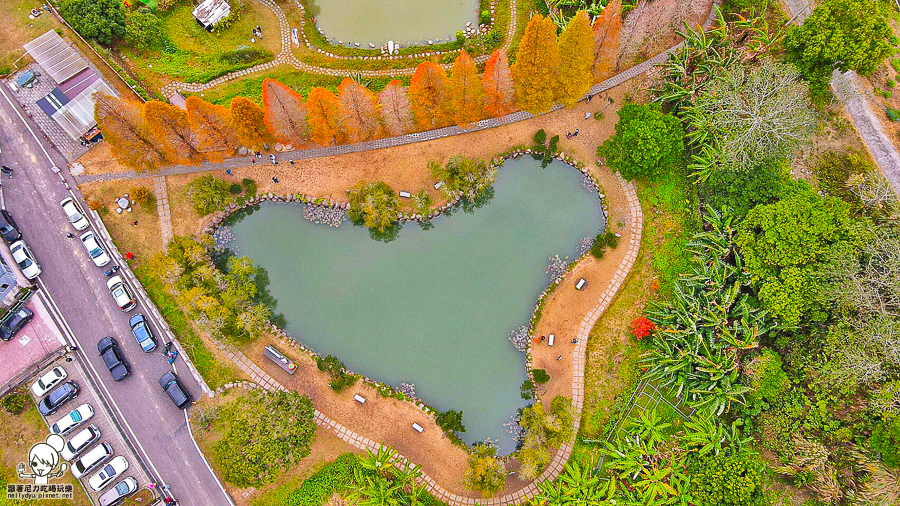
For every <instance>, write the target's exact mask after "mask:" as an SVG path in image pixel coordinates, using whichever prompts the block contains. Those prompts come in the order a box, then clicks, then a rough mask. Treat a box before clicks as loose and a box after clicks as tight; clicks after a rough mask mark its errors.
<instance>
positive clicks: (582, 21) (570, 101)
mask: <svg viewBox="0 0 900 506" xmlns="http://www.w3.org/2000/svg"><path fill="white" fill-rule="evenodd" d="M559 58H560V60H561V61H562V62H564V63H563V64H562V65H560V67H559V71H558V74H557V79H559V87H558V88H557V89H556V91H557V94H556V99H557V100H558V101H559V103H561V104H562V105H564V106H566V107H572V106H573V105H575V104H576V103H578V100H579V99H581V97H583V96H584V94H585V93H587V92H588V90H589V89H591V84H592V83H593V81H594V76H593V74H592V72H591V68H592V67H593V65H594V33H593V32H592V31H591V21H590V19H589V18H588V15H587V12H585V11H578V12H577V13H575V16H573V17H572V19H570V20H569V23H568V24H567V25H566V28H565V29H564V30H563V32H562V34H561V35H560V37H559Z"/></svg>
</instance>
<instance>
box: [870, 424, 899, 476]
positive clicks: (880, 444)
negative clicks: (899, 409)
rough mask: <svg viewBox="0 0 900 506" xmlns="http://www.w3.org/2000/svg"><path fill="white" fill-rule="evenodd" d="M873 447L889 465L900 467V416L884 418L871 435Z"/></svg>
mask: <svg viewBox="0 0 900 506" xmlns="http://www.w3.org/2000/svg"><path fill="white" fill-rule="evenodd" d="M869 444H870V445H871V446H872V449H873V450H875V451H876V452H878V453H880V454H881V460H882V461H884V464H885V465H886V466H888V467H900V416H893V417H890V418H885V419H882V420H881V421H880V422H879V423H878V425H876V427H875V429H874V430H873V431H872V435H871V436H870V437H869Z"/></svg>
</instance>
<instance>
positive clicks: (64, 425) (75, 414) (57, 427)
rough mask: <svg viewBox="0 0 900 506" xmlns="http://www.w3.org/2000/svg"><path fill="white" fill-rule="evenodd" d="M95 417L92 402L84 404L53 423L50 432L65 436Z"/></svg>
mask: <svg viewBox="0 0 900 506" xmlns="http://www.w3.org/2000/svg"><path fill="white" fill-rule="evenodd" d="M93 417H94V408H92V407H91V405H90V404H82V405H81V406H78V407H77V408H75V409H73V410H72V411H71V412H69V414H68V415H66V416H64V417H62V418H60V419H59V420H57V421H56V423H54V424H53V425H51V426H50V433H51V434H59V435H60V436H65V435H66V434H68V433H70V432H72V431H73V430H75V429H76V428H77V427H78V426H79V425H81V424H83V423H84V422H86V421H88V420H90V419H91V418H93Z"/></svg>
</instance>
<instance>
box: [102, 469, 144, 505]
mask: <svg viewBox="0 0 900 506" xmlns="http://www.w3.org/2000/svg"><path fill="white" fill-rule="evenodd" d="M137 488H138V483H137V480H135V479H134V478H133V477H131V476H129V477H128V478H125V479H124V480H122V481H120V482H119V483H116V486H115V487H113V488H111V489H109V490H107V491H106V492H104V493H103V495H101V496H100V498H99V499H97V502H99V503H100V506H115V505H116V504H119V503H120V502H121V501H122V499H124V498H126V497H128V496H129V495H131V494H133V493H134V492H135V491H136V490H137Z"/></svg>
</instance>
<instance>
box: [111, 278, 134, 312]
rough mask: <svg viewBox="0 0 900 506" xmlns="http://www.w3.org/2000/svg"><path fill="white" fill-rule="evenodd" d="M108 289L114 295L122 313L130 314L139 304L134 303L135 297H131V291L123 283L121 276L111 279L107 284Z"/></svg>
mask: <svg viewBox="0 0 900 506" xmlns="http://www.w3.org/2000/svg"><path fill="white" fill-rule="evenodd" d="M106 287H107V288H109V294H110V295H112V298H113V299H114V300H115V301H116V304H118V305H119V309H121V310H122V311H125V312H128V311H131V310H132V309H134V308H135V306H137V303H135V302H134V296H132V295H131V290H129V289H128V285H126V284H125V282H124V281H122V277H121V276H113V277H111V278H109V281H107V282H106Z"/></svg>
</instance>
